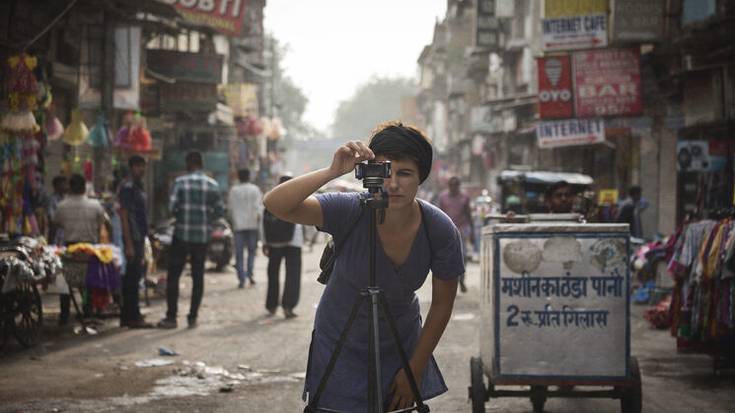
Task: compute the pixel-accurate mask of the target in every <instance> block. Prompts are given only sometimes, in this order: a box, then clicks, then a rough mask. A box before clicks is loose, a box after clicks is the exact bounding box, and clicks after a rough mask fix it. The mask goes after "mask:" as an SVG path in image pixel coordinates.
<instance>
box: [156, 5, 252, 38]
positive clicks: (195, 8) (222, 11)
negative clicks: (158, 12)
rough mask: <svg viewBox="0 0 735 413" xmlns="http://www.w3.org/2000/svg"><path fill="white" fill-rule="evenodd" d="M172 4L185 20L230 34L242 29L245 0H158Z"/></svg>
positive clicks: (238, 33)
mask: <svg viewBox="0 0 735 413" xmlns="http://www.w3.org/2000/svg"><path fill="white" fill-rule="evenodd" d="M159 1H161V2H163V3H166V4H170V5H173V6H174V7H176V10H177V11H178V12H179V14H181V16H182V17H184V18H185V19H186V20H189V21H192V22H194V23H198V24H204V25H207V26H211V27H212V28H214V29H215V30H217V31H219V32H222V33H224V34H227V35H230V36H238V35H240V32H241V31H242V22H243V19H244V17H245V3H246V2H247V0H159Z"/></svg>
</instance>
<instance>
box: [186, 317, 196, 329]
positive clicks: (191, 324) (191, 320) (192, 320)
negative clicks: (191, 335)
mask: <svg viewBox="0 0 735 413" xmlns="http://www.w3.org/2000/svg"><path fill="white" fill-rule="evenodd" d="M186 326H187V327H188V328H196V326H197V318H196V317H186Z"/></svg>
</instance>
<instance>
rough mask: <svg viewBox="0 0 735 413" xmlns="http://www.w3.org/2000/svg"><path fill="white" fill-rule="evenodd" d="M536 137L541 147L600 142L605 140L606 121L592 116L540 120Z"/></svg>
mask: <svg viewBox="0 0 735 413" xmlns="http://www.w3.org/2000/svg"><path fill="white" fill-rule="evenodd" d="M536 138H537V139H538V147H539V148H556V147H560V146H575V145H590V144H593V143H600V142H603V141H604V140H605V121H604V120H602V119H601V118H590V119H564V120H555V121H545V122H540V123H539V125H538V126H537V127H536Z"/></svg>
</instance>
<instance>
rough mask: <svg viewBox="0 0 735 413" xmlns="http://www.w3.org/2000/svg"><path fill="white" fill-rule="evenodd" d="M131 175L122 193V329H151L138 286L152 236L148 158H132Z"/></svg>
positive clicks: (121, 186)
mask: <svg viewBox="0 0 735 413" xmlns="http://www.w3.org/2000/svg"><path fill="white" fill-rule="evenodd" d="M128 167H129V168H130V176H129V178H128V179H127V180H125V181H124V182H123V183H122V184H121V185H120V189H119V191H118V202H119V204H120V208H119V213H120V221H121V222H122V235H123V241H124V244H125V258H126V259H127V261H126V266H125V275H124V277H123V285H122V299H123V301H122V311H121V312H120V327H130V328H150V327H153V326H152V325H151V324H150V323H146V322H145V321H144V320H143V316H142V315H141V314H140V306H139V304H138V302H139V300H138V295H139V294H138V286H139V284H140V277H141V276H142V275H143V258H144V257H143V248H144V245H145V237H146V234H147V233H148V213H147V212H146V195H145V192H144V191H143V176H145V159H143V158H142V157H141V156H138V155H134V156H131V157H130V159H128Z"/></svg>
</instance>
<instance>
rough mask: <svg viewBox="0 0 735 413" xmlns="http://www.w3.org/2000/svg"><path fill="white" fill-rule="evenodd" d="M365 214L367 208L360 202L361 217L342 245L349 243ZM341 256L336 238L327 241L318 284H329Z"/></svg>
mask: <svg viewBox="0 0 735 413" xmlns="http://www.w3.org/2000/svg"><path fill="white" fill-rule="evenodd" d="M363 212H365V207H364V206H363V205H362V202H360V215H359V216H358V217H357V219H356V220H355V222H354V223H352V225H351V226H350V229H349V231H347V234H346V235H345V239H344V240H342V245H344V243H345V241H347V238H349V237H350V234H352V230H354V229H355V227H356V226H357V223H358V222H360V219H361V218H362V214H363ZM338 254H339V249H338V248H337V245H336V244H335V242H334V238H330V239H329V241H327V245H325V246H324V250H323V251H322V257H321V258H320V259H319V269H320V270H321V272H320V273H319V276H318V277H316V280H317V282H319V283H320V284H324V285H327V282H329V277H331V276H332V271H333V270H334V263H335V261H336V260H337V255H338Z"/></svg>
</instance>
